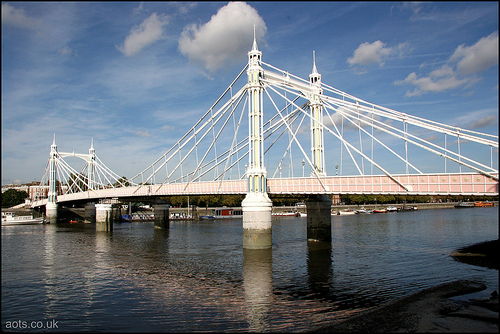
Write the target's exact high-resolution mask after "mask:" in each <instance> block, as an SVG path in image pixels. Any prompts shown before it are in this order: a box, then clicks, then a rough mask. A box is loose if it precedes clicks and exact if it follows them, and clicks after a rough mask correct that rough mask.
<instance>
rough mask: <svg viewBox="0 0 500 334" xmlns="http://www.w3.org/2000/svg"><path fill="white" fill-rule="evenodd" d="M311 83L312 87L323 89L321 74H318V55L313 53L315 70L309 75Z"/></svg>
mask: <svg viewBox="0 0 500 334" xmlns="http://www.w3.org/2000/svg"><path fill="white" fill-rule="evenodd" d="M309 82H310V84H311V85H313V86H316V87H321V74H319V73H318V69H317V68H316V53H315V52H314V51H313V69H312V72H311V74H309Z"/></svg>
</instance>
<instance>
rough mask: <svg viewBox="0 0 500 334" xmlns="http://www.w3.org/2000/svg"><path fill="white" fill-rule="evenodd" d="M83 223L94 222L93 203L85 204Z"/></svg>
mask: <svg viewBox="0 0 500 334" xmlns="http://www.w3.org/2000/svg"><path fill="white" fill-rule="evenodd" d="M84 218H85V223H87V224H93V223H95V203H87V204H85V214H84Z"/></svg>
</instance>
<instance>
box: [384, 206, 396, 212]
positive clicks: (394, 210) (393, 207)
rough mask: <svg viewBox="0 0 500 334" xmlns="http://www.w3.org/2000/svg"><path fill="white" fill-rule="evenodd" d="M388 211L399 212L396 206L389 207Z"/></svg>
mask: <svg viewBox="0 0 500 334" xmlns="http://www.w3.org/2000/svg"><path fill="white" fill-rule="evenodd" d="M386 210H387V212H397V211H398V208H397V207H395V206H388V207H387V209H386Z"/></svg>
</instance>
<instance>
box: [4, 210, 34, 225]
mask: <svg viewBox="0 0 500 334" xmlns="http://www.w3.org/2000/svg"><path fill="white" fill-rule="evenodd" d="M31 224H43V217H40V218H33V215H29V216H16V214H15V213H14V212H2V226H9V225H31Z"/></svg>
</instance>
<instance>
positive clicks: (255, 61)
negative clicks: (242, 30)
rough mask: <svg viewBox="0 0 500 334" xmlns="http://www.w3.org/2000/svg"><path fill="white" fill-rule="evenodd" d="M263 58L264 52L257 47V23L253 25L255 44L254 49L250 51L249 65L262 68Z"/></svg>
mask: <svg viewBox="0 0 500 334" xmlns="http://www.w3.org/2000/svg"><path fill="white" fill-rule="evenodd" d="M261 60H262V52H261V51H259V48H258V47H257V39H256V37H255V25H254V26H253V45H252V50H250V51H249V52H248V65H249V67H250V68H260V62H261Z"/></svg>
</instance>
